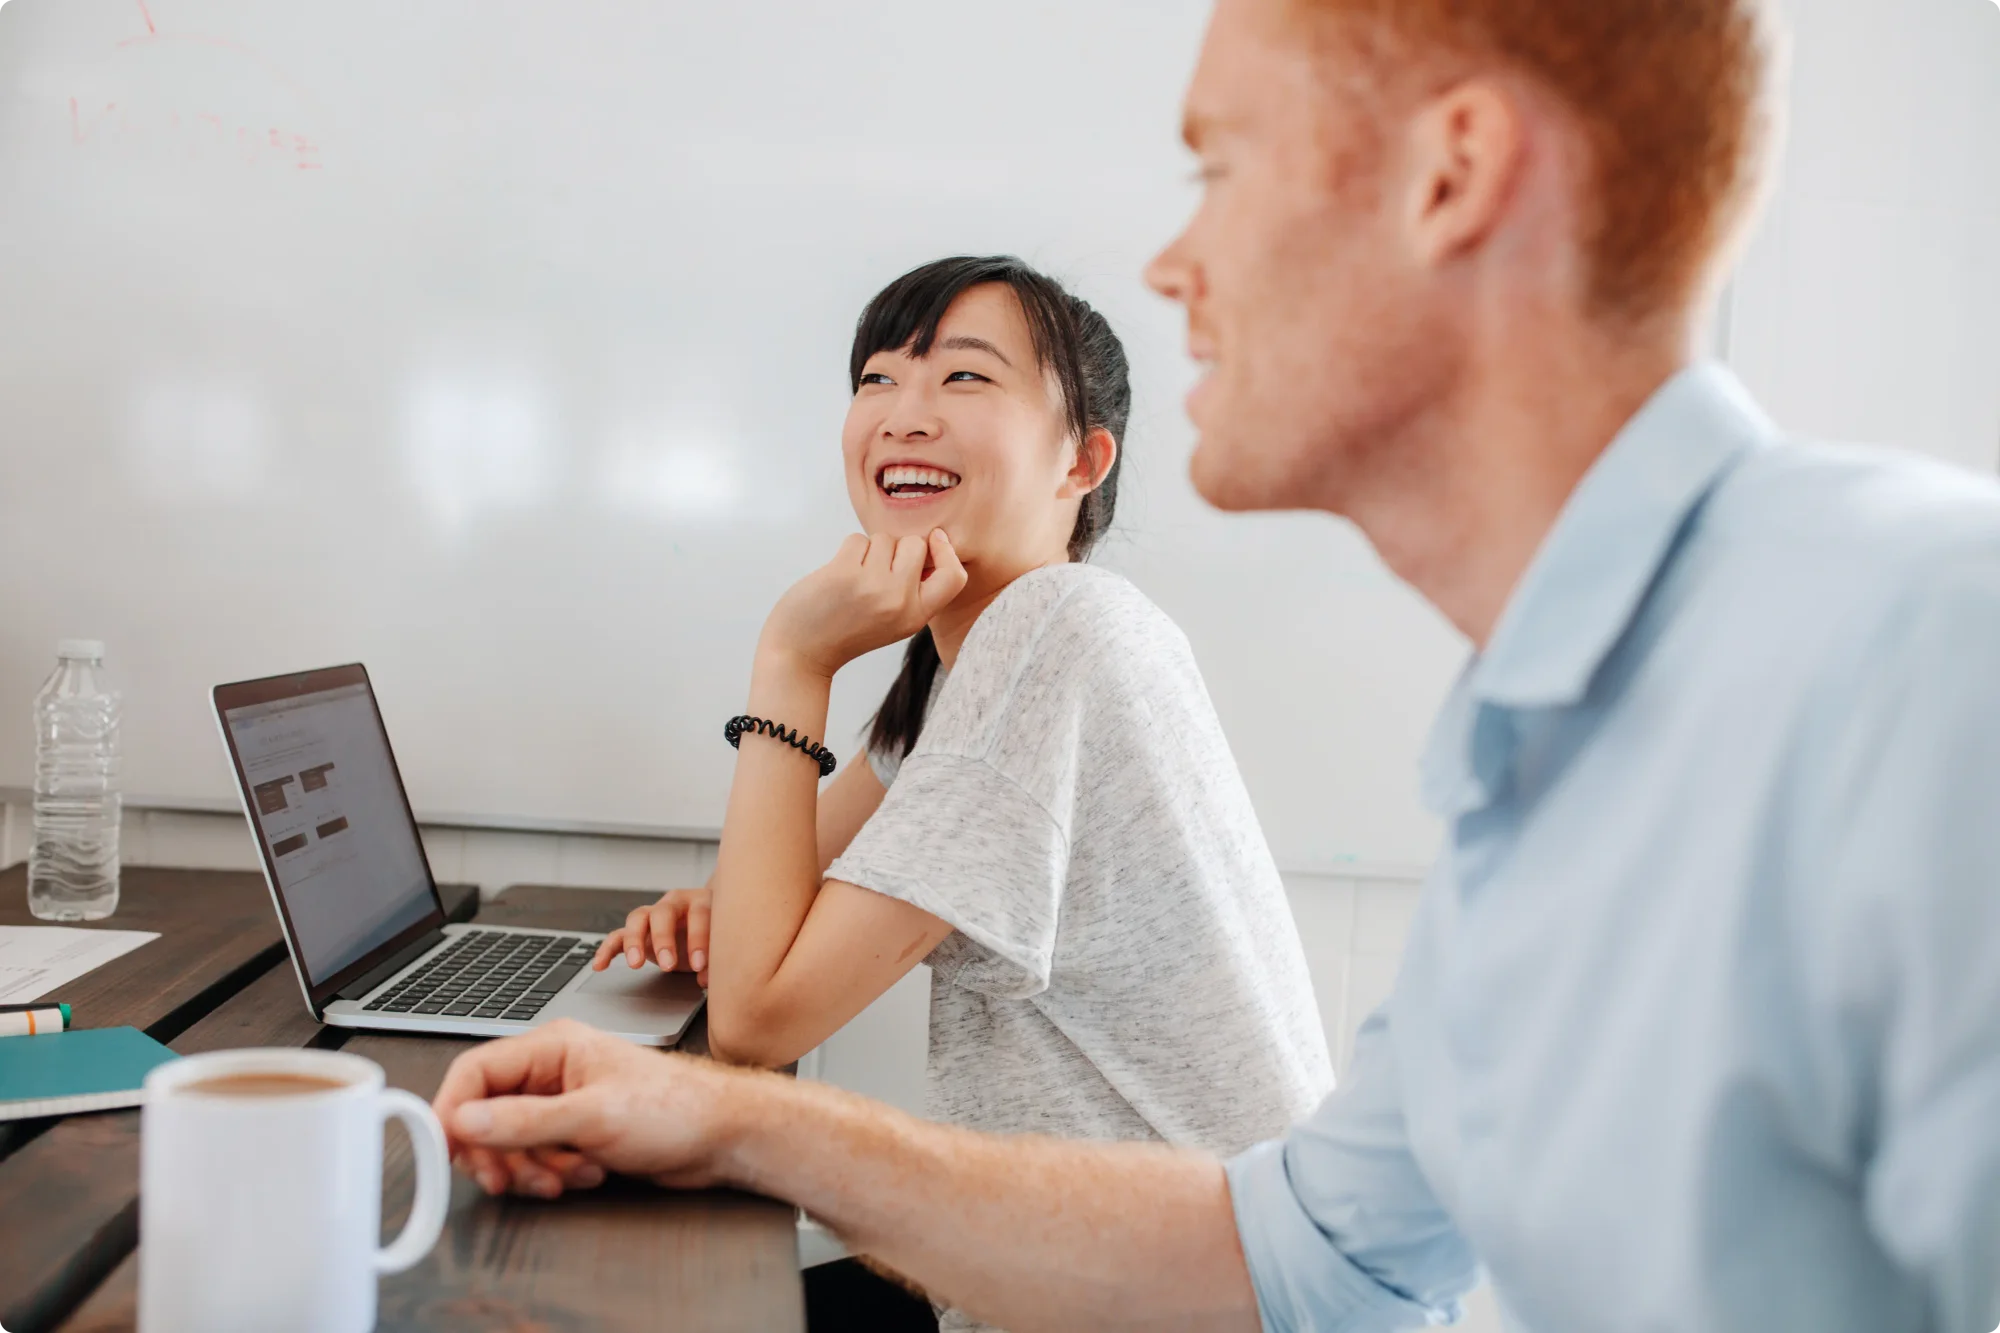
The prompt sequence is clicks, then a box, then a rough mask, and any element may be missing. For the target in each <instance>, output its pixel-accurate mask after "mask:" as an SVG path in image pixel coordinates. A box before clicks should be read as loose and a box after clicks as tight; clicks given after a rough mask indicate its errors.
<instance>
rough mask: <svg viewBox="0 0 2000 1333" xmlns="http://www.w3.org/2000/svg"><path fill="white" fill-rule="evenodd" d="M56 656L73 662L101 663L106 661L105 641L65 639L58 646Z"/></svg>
mask: <svg viewBox="0 0 2000 1333" xmlns="http://www.w3.org/2000/svg"><path fill="white" fill-rule="evenodd" d="M56 656H57V657H62V658H68V659H71V660H73V661H84V662H101V661H103V660H104V640H102V639H64V640H63V641H62V642H61V643H58V644H57V645H56Z"/></svg>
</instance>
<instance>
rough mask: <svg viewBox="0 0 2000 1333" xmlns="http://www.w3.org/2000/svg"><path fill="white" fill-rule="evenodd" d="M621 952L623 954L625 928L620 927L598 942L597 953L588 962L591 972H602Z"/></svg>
mask: <svg viewBox="0 0 2000 1333" xmlns="http://www.w3.org/2000/svg"><path fill="white" fill-rule="evenodd" d="M623 952H625V927H623V926H620V927H619V928H618V929H616V930H614V931H612V932H611V933H610V934H609V935H606V936H605V937H604V938H603V939H602V940H600V941H598V945H597V953H596V954H595V955H593V956H592V958H591V960H590V968H591V971H593V972H602V971H603V970H604V969H605V968H607V967H609V966H611V960H612V959H614V958H616V957H617V956H618V955H619V954H621V953H623Z"/></svg>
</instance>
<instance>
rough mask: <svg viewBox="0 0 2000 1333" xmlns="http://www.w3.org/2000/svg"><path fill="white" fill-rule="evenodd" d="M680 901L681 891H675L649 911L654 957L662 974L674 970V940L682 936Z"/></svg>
mask: <svg viewBox="0 0 2000 1333" xmlns="http://www.w3.org/2000/svg"><path fill="white" fill-rule="evenodd" d="M680 899H681V895H680V891H679V890H675V891H674V892H673V893H669V894H668V895H666V896H665V897H664V898H662V899H660V901H658V902H656V903H654V904H653V905H652V907H651V908H649V909H648V910H647V920H648V923H649V924H650V925H651V927H652V931H653V957H654V958H655V959H657V960H658V961H659V964H660V970H661V971H662V972H671V971H673V970H674V939H675V938H676V937H677V936H678V935H679V934H680V924H681V901H680Z"/></svg>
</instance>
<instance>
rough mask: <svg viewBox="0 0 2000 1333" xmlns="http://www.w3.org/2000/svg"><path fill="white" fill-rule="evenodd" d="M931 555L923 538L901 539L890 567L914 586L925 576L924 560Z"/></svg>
mask: <svg viewBox="0 0 2000 1333" xmlns="http://www.w3.org/2000/svg"><path fill="white" fill-rule="evenodd" d="M927 555H929V549H928V543H926V542H925V540H924V539H923V538H922V537H899V538H897V539H896V548H895V550H894V551H893V552H892V553H891V554H890V557H889V567H890V568H891V569H892V570H894V571H895V572H896V573H897V574H898V575H900V576H901V577H903V578H904V579H906V580H908V581H909V582H910V583H912V584H914V583H916V582H917V580H919V579H921V578H922V577H923V576H924V559H925V557H926V556H927Z"/></svg>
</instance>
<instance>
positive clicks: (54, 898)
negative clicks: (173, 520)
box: [28, 639, 122, 921]
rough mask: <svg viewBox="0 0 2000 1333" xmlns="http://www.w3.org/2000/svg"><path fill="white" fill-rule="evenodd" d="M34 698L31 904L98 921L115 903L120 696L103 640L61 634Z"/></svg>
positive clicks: (46, 912) (65, 917) (46, 915)
mask: <svg viewBox="0 0 2000 1333" xmlns="http://www.w3.org/2000/svg"><path fill="white" fill-rule="evenodd" d="M56 656H57V657H58V658H59V659H60V660H59V661H58V662H57V663H56V670H55V674H54V675H52V676H50V677H49V679H48V683H47V684H45V685H43V686H42V692H41V693H40V694H38V695H36V696H35V845H34V850H33V851H32V852H30V853H29V856H28V910H29V911H30V912H33V913H34V914H35V915H36V916H38V917H40V918H42V919H43V920H44V921H95V920H97V919H99V918H100V917H107V916H110V915H111V913H112V911H113V910H114V909H115V908H116V907H117V906H118V818H119V815H120V814H121V813H122V802H121V801H120V798H119V794H118V696H117V695H116V694H114V693H112V692H111V689H110V688H109V687H108V686H107V685H106V684H105V679H104V645H103V644H101V643H99V642H97V641H96V640H94V639H64V640H63V641H62V643H60V644H58V645H57V647H56Z"/></svg>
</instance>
